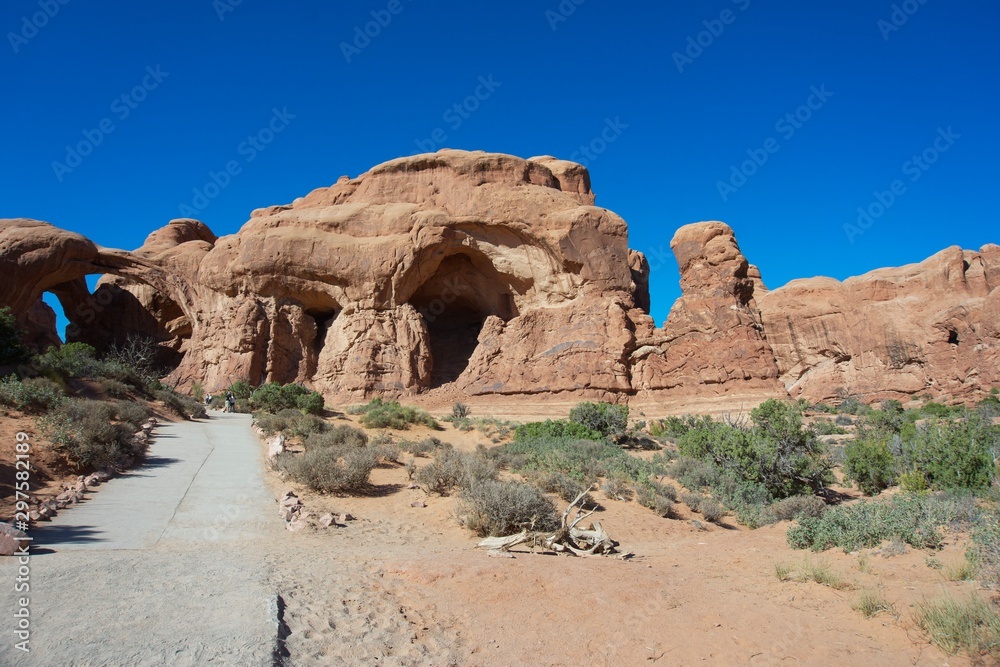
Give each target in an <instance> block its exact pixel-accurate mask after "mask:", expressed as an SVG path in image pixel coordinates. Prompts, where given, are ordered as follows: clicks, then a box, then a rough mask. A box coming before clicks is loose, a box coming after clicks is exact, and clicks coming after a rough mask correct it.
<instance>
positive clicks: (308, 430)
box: [288, 412, 330, 438]
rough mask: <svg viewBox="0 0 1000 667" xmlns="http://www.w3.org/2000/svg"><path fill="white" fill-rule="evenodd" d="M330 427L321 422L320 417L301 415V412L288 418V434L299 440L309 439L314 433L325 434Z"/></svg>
mask: <svg viewBox="0 0 1000 667" xmlns="http://www.w3.org/2000/svg"><path fill="white" fill-rule="evenodd" d="M329 428H330V425H329V424H327V423H326V422H325V421H323V418H322V417H318V416H316V415H314V414H302V413H301V412H300V413H299V414H298V415H297V416H295V417H290V418H289V422H288V433H289V435H292V436H297V437H300V438H306V437H309V436H311V435H313V434H315V433H325V432H326V431H327V430H329Z"/></svg>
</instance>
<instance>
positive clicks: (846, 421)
mask: <svg viewBox="0 0 1000 667" xmlns="http://www.w3.org/2000/svg"><path fill="white" fill-rule="evenodd" d="M833 423H834V425H835V426H854V420H853V419H851V418H850V417H848V416H847V415H837V417H836V418H835V419H834V420H833Z"/></svg>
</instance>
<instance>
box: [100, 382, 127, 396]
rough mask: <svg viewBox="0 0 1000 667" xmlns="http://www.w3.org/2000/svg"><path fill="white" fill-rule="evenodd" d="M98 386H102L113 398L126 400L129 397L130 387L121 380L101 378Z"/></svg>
mask: <svg viewBox="0 0 1000 667" xmlns="http://www.w3.org/2000/svg"><path fill="white" fill-rule="evenodd" d="M98 384H99V385H100V386H101V390H102V391H103V392H104V393H105V394H107V395H108V396H110V397H111V398H125V397H126V396H128V392H129V386H128V385H127V384H125V383H124V382H121V381H120V380H115V379H112V378H101V379H100V380H99V381H98Z"/></svg>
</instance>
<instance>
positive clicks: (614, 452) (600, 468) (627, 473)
mask: <svg viewBox="0 0 1000 667" xmlns="http://www.w3.org/2000/svg"><path fill="white" fill-rule="evenodd" d="M490 455H491V456H493V457H494V458H495V459H496V460H497V461H498V463H500V464H501V465H503V466H506V467H508V468H510V469H511V470H513V471H515V472H519V473H523V472H526V471H527V472H531V471H538V472H561V473H563V474H565V475H568V476H569V477H572V478H573V479H575V480H577V481H579V482H582V483H584V484H590V483H592V482H594V481H595V480H597V479H598V478H599V477H621V478H623V479H628V480H632V481H636V482H639V481H643V480H646V479H648V478H649V477H650V475H651V474H652V472H653V470H652V467H651V466H650V464H649V463H647V462H646V461H643V460H642V459H639V458H637V457H634V456H631V455H630V454H629V453H628V452H626V451H624V450H623V449H622V448H621V447H618V446H615V445H611V444H608V443H607V442H603V441H597V440H581V439H578V438H569V437H532V438H520V439H519V438H515V439H514V441H513V442H508V443H506V444H504V445H502V446H500V447H497V448H495V449H493V450H490Z"/></svg>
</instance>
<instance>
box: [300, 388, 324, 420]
mask: <svg viewBox="0 0 1000 667" xmlns="http://www.w3.org/2000/svg"><path fill="white" fill-rule="evenodd" d="M295 405H296V407H298V409H299V410H302V412H305V413H306V414H309V415H321V414H323V408H324V407H325V406H326V402H325V401H324V400H323V395H322V394H320V393H319V392H316V391H310V392H309V393H308V394H303V395H301V396H299V397H298V400H296V402H295Z"/></svg>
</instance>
